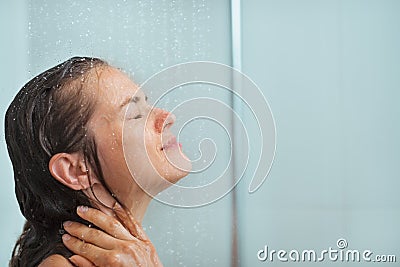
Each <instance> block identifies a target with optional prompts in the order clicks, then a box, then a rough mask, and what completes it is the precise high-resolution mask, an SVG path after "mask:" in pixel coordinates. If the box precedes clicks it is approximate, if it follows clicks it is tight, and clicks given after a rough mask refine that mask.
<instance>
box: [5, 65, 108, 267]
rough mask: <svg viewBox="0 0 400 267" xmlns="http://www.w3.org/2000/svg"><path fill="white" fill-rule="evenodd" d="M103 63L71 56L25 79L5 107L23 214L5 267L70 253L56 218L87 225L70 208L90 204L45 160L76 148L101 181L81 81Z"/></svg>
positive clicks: (90, 101)
mask: <svg viewBox="0 0 400 267" xmlns="http://www.w3.org/2000/svg"><path fill="white" fill-rule="evenodd" d="M106 66H108V65H107V63H106V62H104V61H103V60H101V59H97V58H87V57H73V58H71V59H69V60H67V61H65V62H63V63H61V64H59V65H57V66H55V67H53V68H51V69H49V70H46V71H44V72H43V73H41V74H39V75H38V76H36V77H34V78H33V79H32V80H30V81H29V82H28V83H27V84H26V85H25V86H24V87H23V88H22V89H21V90H20V91H19V92H18V94H17V95H16V96H15V98H14V100H13V101H12V102H11V104H10V106H9V107H8V109H7V112H6V115H5V138H6V143H7V149H8V153H9V156H10V159H11V162H12V165H13V170H14V182H15V194H16V196H17V200H18V203H19V207H20V210H21V212H22V214H23V216H24V217H25V218H26V223H25V225H24V229H23V232H22V234H21V236H20V237H19V239H18V241H17V243H16V245H15V247H14V250H13V254H12V258H11V260H10V266H13V267H14V266H24V267H27V266H37V265H38V264H39V263H40V262H41V261H42V260H43V259H44V258H46V257H48V256H49V255H51V254H61V255H63V256H65V257H69V256H71V255H72V254H71V252H69V251H68V250H67V249H66V248H65V247H64V245H63V243H62V240H61V236H62V234H63V230H62V222H64V221H66V220H73V221H79V222H82V223H86V224H87V222H85V221H83V220H82V219H80V218H79V217H78V216H77V214H76V208H77V206H79V205H90V203H89V200H88V198H87V197H86V196H85V195H84V194H83V193H82V192H81V191H75V190H73V189H70V188H68V187H67V186H65V185H63V184H61V183H60V182H58V181H57V180H56V179H54V178H53V177H52V175H51V174H50V171H49V168H48V164H49V161H50V158H51V157H52V156H53V155H55V154H57V153H61V152H65V153H74V152H81V153H82V154H83V156H84V158H85V161H86V163H87V164H89V165H90V166H91V169H92V171H93V173H92V174H94V175H96V176H97V177H98V178H99V180H100V181H102V182H103V183H104V179H103V176H102V171H101V167H100V164H99V159H98V157H97V150H96V143H95V140H94V136H93V134H92V133H91V132H90V130H89V129H88V128H87V124H88V121H89V120H90V118H91V116H92V114H93V112H94V107H95V103H96V99H95V98H94V97H92V98H91V97H85V96H83V92H84V90H85V88H86V87H87V86H88V84H87V82H86V81H87V79H88V78H89V77H95V78H96V72H97V71H98V70H100V69H101V68H102V67H106ZM89 174H91V173H89Z"/></svg>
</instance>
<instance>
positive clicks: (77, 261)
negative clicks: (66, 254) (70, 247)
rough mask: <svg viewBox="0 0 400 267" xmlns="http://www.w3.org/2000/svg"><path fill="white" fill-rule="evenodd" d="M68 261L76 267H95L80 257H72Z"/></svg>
mask: <svg viewBox="0 0 400 267" xmlns="http://www.w3.org/2000/svg"><path fill="white" fill-rule="evenodd" d="M69 260H70V261H71V262H72V263H73V264H74V265H75V266H78V267H96V265H94V264H93V263H92V262H91V261H89V260H88V259H86V258H85V257H82V256H80V255H74V256H72V257H70V258H69Z"/></svg>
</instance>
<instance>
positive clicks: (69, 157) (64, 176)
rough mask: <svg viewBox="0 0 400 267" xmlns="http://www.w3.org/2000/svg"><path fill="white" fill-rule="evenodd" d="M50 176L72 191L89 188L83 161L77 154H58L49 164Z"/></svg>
mask: <svg viewBox="0 0 400 267" xmlns="http://www.w3.org/2000/svg"><path fill="white" fill-rule="evenodd" d="M49 170H50V173H51V175H52V176H53V177H54V178H55V179H56V180H57V181H59V182H60V183H62V184H64V185H66V186H68V187H69V188H71V189H74V190H81V189H85V188H88V187H90V184H89V177H88V171H87V168H86V164H85V161H84V160H83V158H82V156H81V155H80V154H79V153H73V154H68V153H58V154H55V155H54V156H52V157H51V159H50V162H49Z"/></svg>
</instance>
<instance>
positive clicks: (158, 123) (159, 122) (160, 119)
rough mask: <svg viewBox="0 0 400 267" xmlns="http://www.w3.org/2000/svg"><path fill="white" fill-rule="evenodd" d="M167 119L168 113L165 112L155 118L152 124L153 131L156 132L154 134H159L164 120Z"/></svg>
mask: <svg viewBox="0 0 400 267" xmlns="http://www.w3.org/2000/svg"><path fill="white" fill-rule="evenodd" d="M167 117H168V113H166V112H165V113H163V114H160V115H158V116H157V117H156V120H155V122H154V130H155V131H156V133H159V134H161V132H162V128H163V124H164V122H165V120H166V119H167Z"/></svg>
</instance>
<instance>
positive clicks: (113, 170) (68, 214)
mask: <svg viewBox="0 0 400 267" xmlns="http://www.w3.org/2000/svg"><path fill="white" fill-rule="evenodd" d="M173 123H174V117H173V116H172V115H171V114H170V113H168V112H166V111H164V110H161V109H157V108H154V109H153V108H152V107H151V106H150V105H149V104H148V103H147V102H146V96H145V95H144V93H143V92H142V91H141V90H140V89H139V88H138V86H137V85H136V84H135V83H133V82H132V81H131V80H130V79H129V78H128V77H127V76H126V75H125V74H124V73H122V72H121V71H119V70H118V69H116V68H113V67H111V66H109V65H108V64H107V63H106V62H104V61H102V60H100V59H97V58H85V57H74V58H71V59H69V60H67V61H65V62H63V63H61V64H59V65H57V66H55V67H53V68H51V69H49V70H47V71H45V72H43V73H41V74H40V75H38V76H36V77H35V78H33V79H32V80H31V81H29V82H28V83H27V84H26V85H25V86H24V87H23V88H22V89H21V90H20V92H19V93H18V94H17V95H16V97H15V98H14V100H13V101H12V103H11V104H10V106H9V108H8V110H7V112H6V119H5V132H6V134H5V135H6V142H7V148H8V152H9V155H10V158H11V161H12V164H13V169H14V179H15V192H16V196H17V199H18V203H19V206H20V209H21V212H22V214H23V215H24V217H25V218H26V220H27V221H26V223H25V226H24V229H23V233H22V234H21V236H20V238H19V239H18V241H17V243H16V245H15V248H14V251H13V254H12V259H11V261H10V266H38V265H39V266H42V267H43V266H73V265H75V266H93V265H95V266H161V263H160V262H159V259H158V256H157V253H156V252H155V250H154V247H153V245H152V244H151V242H150V241H149V239H148V238H147V236H146V234H145V233H144V231H143V229H142V227H141V221H142V219H143V216H144V214H145V211H146V209H147V206H148V204H149V202H150V201H151V198H152V197H151V196H152V195H154V194H157V193H158V192H160V191H161V190H163V189H165V188H166V187H167V186H168V185H169V184H170V183H175V182H177V181H178V180H179V179H181V178H182V177H184V176H186V175H187V173H188V171H189V170H190V167H191V165H190V161H189V160H188V159H187V158H186V157H185V156H184V155H183V153H182V151H181V150H180V146H179V145H178V144H177V143H176V139H175V137H174V136H173V135H172V134H171V132H170V126H171V125H172V124H173ZM170 159H173V161H174V162H173V163H171V162H170Z"/></svg>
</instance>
